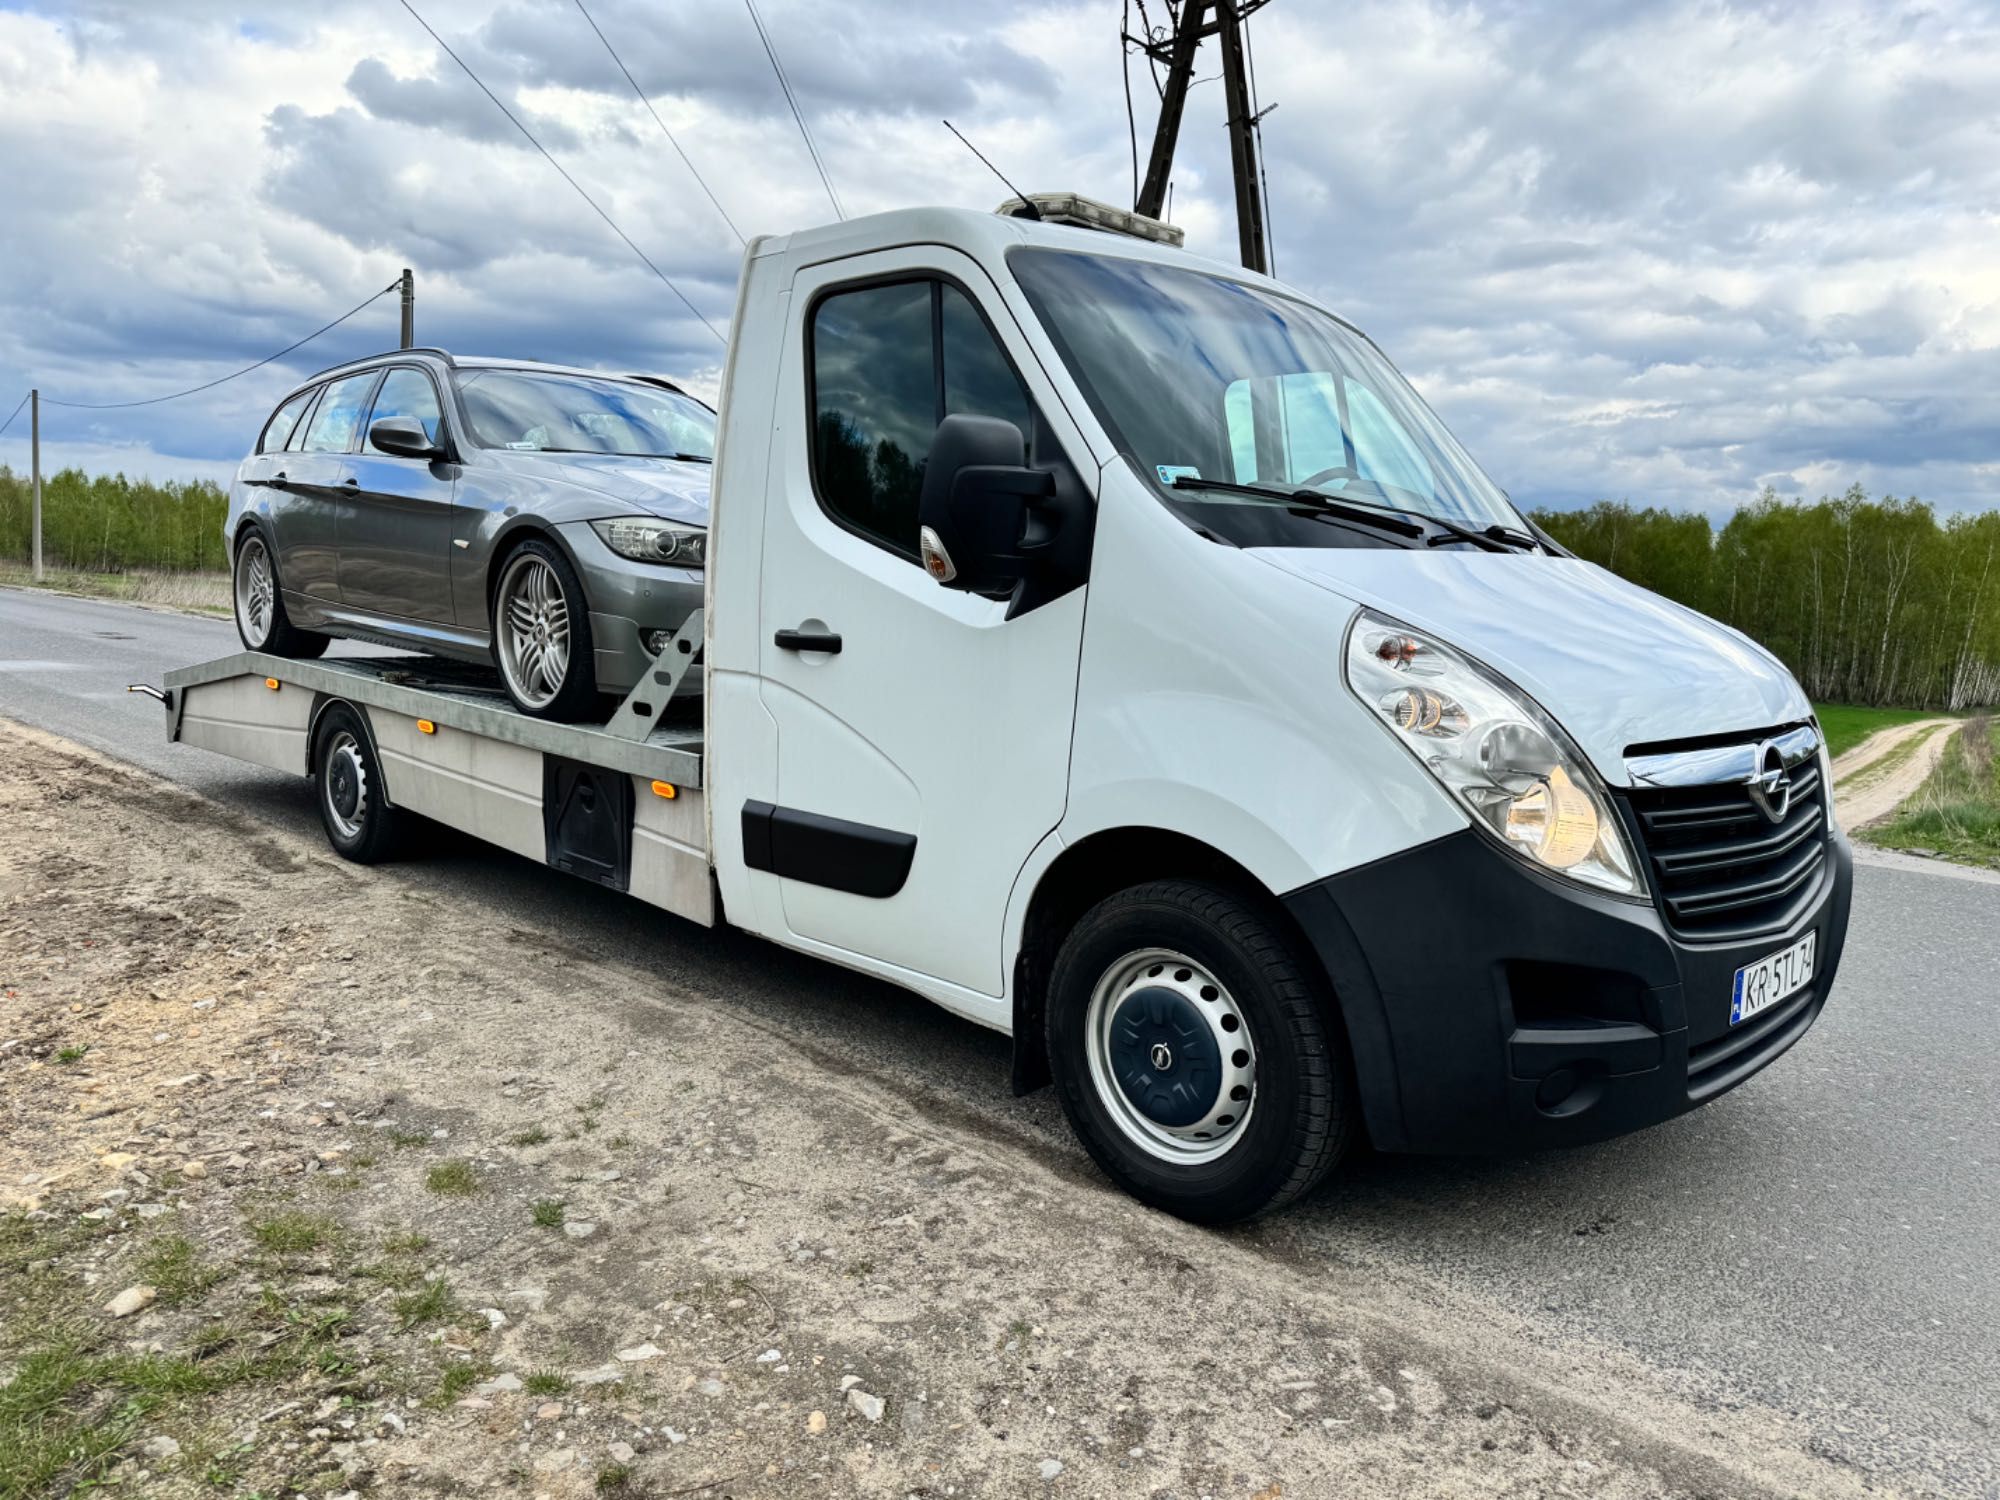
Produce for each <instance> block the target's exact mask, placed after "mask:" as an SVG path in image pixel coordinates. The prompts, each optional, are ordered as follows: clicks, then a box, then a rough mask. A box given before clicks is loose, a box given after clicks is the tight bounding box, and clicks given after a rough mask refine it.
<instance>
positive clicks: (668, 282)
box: [402, 0, 729, 344]
mask: <svg viewBox="0 0 2000 1500" xmlns="http://www.w3.org/2000/svg"><path fill="white" fill-rule="evenodd" d="M402 4H403V9H404V10H406V11H408V12H409V13H410V14H411V16H413V17H415V19H416V23H417V24H418V25H419V26H421V27H423V28H424V30H425V31H428V32H430V35H431V40H432V41H434V42H436V43H437V44H438V45H439V46H440V47H442V48H444V55H445V56H446V57H449V58H450V59H451V60H452V61H453V62H455V63H457V64H458V65H459V67H460V68H462V69H463V70H464V72H465V76H466V77H467V78H470V79H471V80H472V81H473V82H474V83H475V84H477V85H478V87H479V92H480V93H482V94H484V95H485V96H486V97H487V98H488V99H491V100H492V101H493V107H494V108H495V109H497V110H499V111H500V113H501V114H503V115H505V116H506V117H507V119H508V122H509V123H510V124H512V125H513V127H514V128H515V129H516V130H518V131H520V132H521V134H522V135H524V136H526V137H527V140H528V144H529V145H530V146H533V147H534V148H535V149H536V150H537V151H539V152H541V154H542V160H544V161H546V162H547V163H548V164H549V165H550V166H552V167H554V168H555V169H556V171H557V172H558V173H560V174H561V176H562V180H563V181H564V182H566V183H568V184H569V185H570V186H571V187H572V188H574V189H575V190H576V195H577V197H579V198H581V199H582V200H583V201H584V202H585V203H588V204H589V205H590V207H591V211H592V212H593V213H595V214H596V215H597V217H598V218H600V219H602V220H603V221H604V222H605V223H606V224H607V225H609V226H610V228H611V232H612V233H613V234H615V235H617V236H618V238H619V239H621V240H623V241H624V242H625V246H626V248H627V249H629V250H630V251H631V252H632V253H633V254H634V255H636V256H638V257H639V259H640V260H642V261H644V262H645V263H646V269H647V270H649V271H651V272H652V273H653V274H654V275H655V276H657V277H659V278H660V283H661V285H663V286H665V287H666V289H667V290H668V291H670V292H672V293H673V294H674V295H675V296H676V297H678V298H680V300H681V306H683V307H685V308H686V309H687V310H688V311H689V312H691V313H693V314H694V315H695V317H696V319H697V320H699V321H700V323H701V326H702V327H704V328H706V329H707V330H708V331H709V332H710V333H712V334H714V335H715V337H716V341H717V342H718V343H722V344H727V343H728V342H729V340H728V339H727V338H726V337H724V335H723V333H722V330H721V329H719V328H717V327H716V326H715V325H714V324H713V323H711V322H709V321H708V319H707V318H706V317H704V316H702V311H701V309H700V308H698V307H696V306H695V305H694V304H693V303H692V302H690V301H688V297H687V293H686V292H683V291H682V290H681V289H680V288H679V287H677V286H675V285H674V283H673V280H672V278H670V277H669V276H668V275H667V273H666V272H665V271H662V270H661V269H660V268H659V267H658V266H656V265H654V264H653V259H652V257H651V256H649V255H648V254H646V252H645V251H643V250H641V249H640V248H639V247H638V245H637V244H635V243H634V242H633V240H632V236H631V235H629V234H627V233H626V232H625V231H624V230H622V229H620V228H619V227H618V222H617V220H615V219H613V218H612V217H611V215H610V214H608V213H606V212H605V211H604V210H603V209H602V208H599V207H598V205H597V200H596V199H595V198H593V197H591V196H590V194H588V193H586V192H585V191H584V190H583V184H581V183H580V182H578V181H577V180H576V179H575V178H574V177H572V176H570V175H569V173H568V172H567V171H564V170H563V164H562V163H561V162H559V161H557V160H556V159H555V158H554V157H553V156H551V155H549V151H548V147H546V146H544V145H543V144H542V143H541V142H540V141H538V140H536V139H535V136H534V132H533V131H531V130H529V129H528V127H527V126H525V125H523V124H522V123H521V122H520V121H519V120H518V119H516V118H515V116H514V111H513V110H511V109H509V108H508V107H507V106H506V105H504V104H502V103H501V102H500V96H499V95H498V94H496V93H494V92H493V90H491V89H489V88H488V87H487V86H486V85H485V83H484V82H483V81H481V79H480V77H479V75H478V74H477V73H475V72H473V71H472V68H471V66H470V65H469V64H468V63H467V62H466V60H465V59H464V58H462V57H460V56H459V55H458V54H457V53H456V52H454V51H452V50H451V45H450V43H448V42H446V41H445V39H444V38H443V37H441V36H439V35H438V34H437V32H436V31H434V30H432V29H431V23H430V22H428V21H426V20H425V19H424V18H423V17H422V16H420V15H417V8H416V7H415V6H414V5H412V4H410V0H402Z"/></svg>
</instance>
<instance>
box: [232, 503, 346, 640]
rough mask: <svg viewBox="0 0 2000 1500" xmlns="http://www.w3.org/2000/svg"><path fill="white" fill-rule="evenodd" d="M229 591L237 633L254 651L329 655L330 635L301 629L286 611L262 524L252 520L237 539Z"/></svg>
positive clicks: (274, 557) (275, 564) (275, 559)
mask: <svg viewBox="0 0 2000 1500" xmlns="http://www.w3.org/2000/svg"><path fill="white" fill-rule="evenodd" d="M229 582H230V594H231V598H232V602H233V604H234V605H235V611H236V634H237V635H238V636H239V637H241V638H242V641H243V644H244V646H245V647H247V648H248V649H249V650H252V651H268V652H270V653H271V655H273V656H285V657H290V658H292V659H293V660H295V661H309V660H311V659H312V658H314V657H316V656H323V655H325V654H326V648H327V647H328V646H329V645H330V644H332V643H331V641H330V640H329V638H328V637H326V636H323V635H320V634H318V633H316V632H314V631H311V630H301V629H299V627H298V626H296V625H294V624H293V623H292V622H291V619H290V618H289V617H288V616H287V615H286V614H285V596H284V593H283V591H282V590H281V589H280V588H279V585H278V560H277V558H276V556H275V555H274V554H273V553H272V550H271V543H270V541H269V539H268V538H267V537H266V536H265V534H264V528H263V527H262V526H261V525H258V524H256V523H254V522H253V523H252V524H251V525H250V526H248V527H246V528H245V529H244V532H243V534H242V535H241V536H239V537H238V538H237V539H236V560H235V562H234V563H233V564H232V565H231V570H230V580H229Z"/></svg>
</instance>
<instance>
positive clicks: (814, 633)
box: [771, 630, 840, 656]
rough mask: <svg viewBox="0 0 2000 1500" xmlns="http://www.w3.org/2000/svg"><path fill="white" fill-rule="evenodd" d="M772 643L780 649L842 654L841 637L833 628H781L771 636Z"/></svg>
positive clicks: (831, 654) (829, 654)
mask: <svg viewBox="0 0 2000 1500" xmlns="http://www.w3.org/2000/svg"><path fill="white" fill-rule="evenodd" d="M771 644H772V645H774V646H776V647H777V648H778V649H779V650H780V651H824V652H825V653H826V654H827V655H828V656H838V655H840V637H839V636H837V635H835V634H834V633H833V632H832V631H831V630H781V631H779V632H778V633H777V634H776V635H774V636H772V637H771Z"/></svg>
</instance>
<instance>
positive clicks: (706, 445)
mask: <svg viewBox="0 0 2000 1500" xmlns="http://www.w3.org/2000/svg"><path fill="white" fill-rule="evenodd" d="M457 379H458V394H459V399H460V400H461V401H462V402H463V403H464V404H465V415H466V419H467V420H468V421H469V422H470V423H471V424H472V436H473V438H474V440H475V441H476V442H478V444H479V445H480V446H481V447H482V448H511V449H514V450H516V451H518V452H524V453H621V454H631V455H634V456H637V457H642V458H707V459H712V458H714V457H715V413H714V412H712V411H710V410H709V409H708V408H707V407H705V406H703V405H702V404H701V403H700V402H699V401H696V400H694V399H693V398H692V397H689V396H683V395H681V394H680V393H679V392H677V391H670V390H667V389H665V388H664V387H662V386H657V385H648V384H646V383H645V382H643V381H638V380H604V379H596V378H593V377H591V376H587V375H552V374H547V373H544V372H542V371H539V370H506V369H492V370H477V369H474V370H467V369H461V370H459V371H458V372H457Z"/></svg>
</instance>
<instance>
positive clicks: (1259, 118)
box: [1242, 20, 1278, 276]
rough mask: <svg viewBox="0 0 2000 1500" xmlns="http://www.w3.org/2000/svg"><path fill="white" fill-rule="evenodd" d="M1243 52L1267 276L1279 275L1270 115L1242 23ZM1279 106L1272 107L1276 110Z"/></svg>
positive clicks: (1247, 32) (1253, 46) (1246, 24)
mask: <svg viewBox="0 0 2000 1500" xmlns="http://www.w3.org/2000/svg"><path fill="white" fill-rule="evenodd" d="M1242 27H1243V51H1244V54H1245V56H1247V57H1248V58H1249V60H1250V128H1251V129H1252V130H1255V131H1256V132H1257V186H1258V187H1259V188H1260V189H1261V190H1262V192H1261V196H1262V198H1263V200H1264V203H1263V208H1264V259H1265V261H1266V262H1267V264H1268V270H1267V274H1269V275H1272V276H1276V275H1277V274H1278V247H1277V244H1276V241H1275V236H1273V234H1272V233H1271V179H1270V177H1269V175H1268V174H1267V173H1266V172H1265V170H1264V116H1265V115H1266V114H1267V113H1269V111H1267V110H1265V109H1264V108H1263V107H1262V106H1261V105H1260V103H1259V102H1258V98H1257V45H1256V43H1255V42H1253V41H1252V40H1251V38H1250V23H1249V22H1248V21H1247V20H1246V21H1244V22H1242ZM1277 107H1278V106H1277V105H1275V104H1274V105H1272V106H1271V108H1272V109H1276V108H1277Z"/></svg>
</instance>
